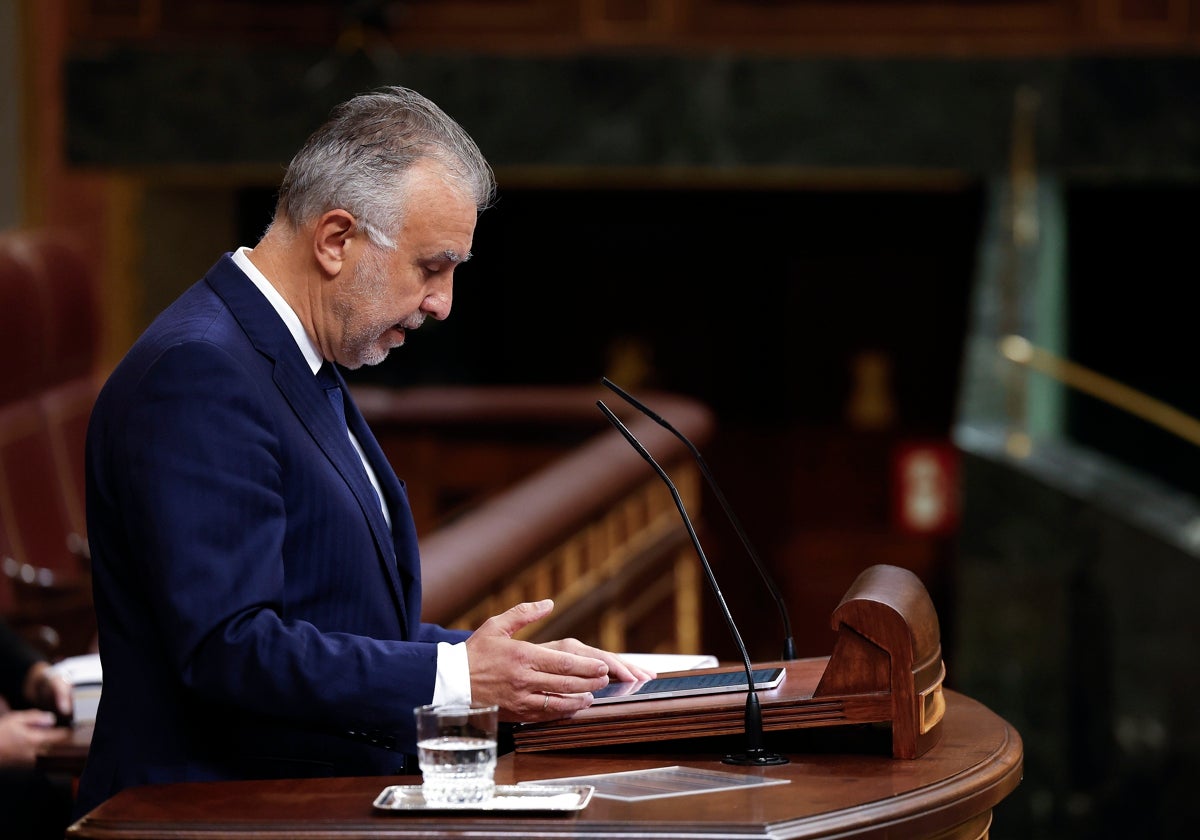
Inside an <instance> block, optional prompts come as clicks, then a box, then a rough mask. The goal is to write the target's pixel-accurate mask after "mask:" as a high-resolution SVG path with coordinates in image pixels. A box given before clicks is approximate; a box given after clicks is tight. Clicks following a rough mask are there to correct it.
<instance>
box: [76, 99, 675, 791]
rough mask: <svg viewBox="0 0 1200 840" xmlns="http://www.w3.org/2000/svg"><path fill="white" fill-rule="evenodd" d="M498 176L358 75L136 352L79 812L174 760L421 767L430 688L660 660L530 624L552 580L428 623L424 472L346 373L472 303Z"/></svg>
mask: <svg viewBox="0 0 1200 840" xmlns="http://www.w3.org/2000/svg"><path fill="white" fill-rule="evenodd" d="M494 190H495V184H494V180H493V176H492V172H491V169H490V167H489V166H488V164H487V162H486V161H485V160H484V158H483V156H482V155H481V154H480V152H479V150H478V148H477V147H476V145H475V143H474V142H473V141H472V140H471V138H470V137H469V136H468V135H467V134H466V133H465V132H464V131H463V130H462V128H461V127H459V126H458V125H457V124H456V123H455V122H454V121H453V120H451V119H450V118H449V117H448V116H446V114H444V113H443V112H442V111H441V110H440V109H439V108H437V106H435V105H434V104H433V103H431V102H429V101H428V100H427V99H425V98H424V97H422V96H420V95H419V94H416V93H414V92H412V91H409V90H406V89H403V88H387V89H384V90H380V91H376V92H374V93H371V94H366V95H363V96H359V97H355V98H354V99H352V100H350V101H348V102H346V103H343V104H342V105H341V106H339V107H338V108H336V109H335V110H334V112H333V114H332V115H331V117H330V119H329V120H328V121H327V122H326V123H325V125H323V126H322V127H321V128H320V129H318V130H317V132H316V133H315V134H314V135H313V136H312V137H311V138H309V140H308V142H307V143H306V144H305V145H304V147H303V148H302V149H301V150H300V152H299V153H298V154H297V155H296V157H295V158H294V159H293V160H292V162H291V164H290V165H289V167H288V170H287V173H286V174H285V176H284V181H283V184H282V186H281V189H280V193H279V198H278V203H277V206H276V211H275V218H274V220H273V222H272V224H271V226H270V227H269V229H268V231H267V232H266V234H264V236H263V238H262V239H261V240H260V241H259V243H258V244H257V245H256V246H254V247H253V248H252V249H250V248H240V249H238V250H237V251H236V252H233V253H230V254H226V255H225V256H223V257H222V258H221V259H220V260H219V261H218V262H217V263H216V265H214V266H213V267H212V269H211V270H210V271H209V272H208V274H207V275H206V276H205V277H204V278H203V279H202V280H200V281H199V282H198V283H196V285H194V286H193V287H192V288H191V289H189V290H188V291H186V292H185V293H184V294H183V295H182V296H181V297H180V298H179V299H178V300H177V301H176V302H175V303H173V304H172V305H171V306H170V307H168V308H167V309H166V310H165V311H164V312H163V313H162V314H161V315H160V316H159V317H158V318H157V319H156V320H155V322H154V323H153V324H152V325H151V326H150V327H149V329H148V330H147V331H146V333H145V334H144V335H143V336H142V337H141V338H140V339H139V340H138V341H137V342H136V343H135V344H134V346H133V347H132V348H131V349H130V351H129V353H128V354H127V355H126V357H125V358H124V359H123V360H122V362H121V363H120V364H119V365H118V367H117V368H116V369H115V370H114V372H113V374H112V376H111V377H110V378H109V380H108V382H107V383H106V385H105V387H104V389H103V391H102V392H101V394H100V395H99V398H98V399H97V401H96V405H95V408H94V411H93V414H92V420H91V425H90V428H89V434H88V451H87V493H88V499H87V506H88V532H89V539H90V541H91V552H92V568H93V575H94V578H93V579H94V589H95V601H96V611H97V620H98V624H99V649H100V656H101V661H102V664H103V669H104V690H103V693H102V696H101V701H100V707H99V710H98V713H97V720H96V726H95V735H94V737H93V740H92V745H91V749H90V753H89V756H88V761H87V766H86V769H85V771H84V774H83V777H82V779H81V782H80V790H79V797H78V807H77V812H78V813H83V812H86V811H87V810H89V809H91V808H92V807H94V806H95V805H97V804H99V803H100V802H102V801H103V800H104V799H106V798H107V797H110V796H112V795H113V794H115V793H116V792H118V791H119V790H121V789H122V788H125V787H128V786H131V785H138V784H145V783H153V782H170V781H183V780H203V779H239V778H293V777H303V776H322V775H366V774H395V773H400V772H411V771H413V770H414V769H415V762H414V761H413V760H412V755H413V753H415V733H414V722H413V707H414V706H417V705H420V704H423V703H429V702H448V701H452V700H456V701H463V700H471V701H474V702H481V703H496V704H498V705H500V707H501V709H502V717H503V718H504V719H506V720H509V721H534V720H546V719H552V718H557V717H563V716H568V715H570V714H573V713H574V712H576V711H578V710H580V709H583V708H586V707H587V706H588V705H590V703H591V699H592V698H591V695H590V694H589V692H591V691H594V690H596V689H598V688H600V687H601V686H603V685H605V684H606V683H607V682H608V680H609V678H612V679H617V680H629V679H643V678H646V677H648V676H651V675H649V674H646V673H645V672H644V671H641V670H640V669H637V668H633V667H632V666H629V665H627V664H626V663H624V662H623V661H622V660H621V659H620V658H618V657H616V656H614V655H613V654H611V653H608V652H605V651H600V650H596V649H594V648H591V647H587V646H584V645H582V644H580V643H579V642H577V641H574V640H565V641H561V642H553V643H549V644H546V645H533V644H529V643H525V642H519V641H516V640H513V639H512V638H511V635H512V634H513V633H514V632H515V631H516V630H518V629H519V628H521V627H523V626H524V625H526V624H528V623H530V622H532V621H536V620H538V619H540V618H543V617H544V616H545V615H547V614H548V613H549V612H550V610H551V609H552V608H553V604H552V603H551V602H549V601H542V602H538V603H533V604H520V605H517V606H515V607H513V608H512V609H511V610H509V611H508V612H506V613H504V614H502V615H500V616H496V617H494V618H492V619H489V620H488V621H487V622H485V623H484V624H483V625H481V626H480V628H479V629H478V630H476V631H475V632H474V633H470V634H468V633H466V632H459V631H450V630H446V629H444V628H441V627H438V626H435V625H431V624H426V623H422V622H421V570H420V562H419V556H418V552H417V536H416V533H415V531H414V527H413V522H412V518H411V515H410V512H409V507H408V502H407V498H406V495H405V488H404V484H403V482H401V481H400V480H398V479H397V477H396V476H395V475H394V473H393V472H392V469H391V467H390V466H389V464H388V462H387V460H386V459H385V457H384V455H383V453H382V451H381V450H380V448H379V445H378V444H377V442H376V441H375V439H374V437H373V436H372V434H371V431H370V430H369V429H368V428H367V426H366V423H365V422H364V420H363V417H362V415H361V414H360V413H359V411H358V409H357V408H356V407H355V405H354V403H353V401H352V400H351V399H350V396H349V394H348V393H347V391H346V388H345V383H344V381H343V380H342V378H341V375H340V374H339V373H338V368H337V366H338V365H340V366H342V367H346V368H350V369H354V368H358V367H359V366H361V365H364V364H377V363H378V362H380V361H382V360H383V359H384V358H385V357H386V356H387V354H388V352H389V351H390V350H391V349H392V348H394V347H398V346H400V345H401V344H402V343H403V342H404V338H405V334H406V332H407V331H409V330H414V329H417V328H418V327H420V326H421V323H422V322H423V321H424V319H425V318H427V317H432V318H436V319H443V318H445V317H447V316H448V315H449V314H450V307H451V302H452V290H453V286H452V283H453V275H454V270H455V268H456V266H458V265H460V264H461V263H462V262H463V261H465V260H466V259H468V257H469V255H470V249H471V243H472V238H473V235H474V230H475V222H476V217H477V215H478V213H479V212H480V211H481V210H482V209H484V208H485V207H486V206H487V205H488V204H489V203H490V202H491V200H492V198H493V196H494Z"/></svg>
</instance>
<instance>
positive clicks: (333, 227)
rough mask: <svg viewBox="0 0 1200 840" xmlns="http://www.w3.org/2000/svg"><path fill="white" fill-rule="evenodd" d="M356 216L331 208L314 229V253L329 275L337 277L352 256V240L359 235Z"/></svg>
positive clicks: (318, 220)
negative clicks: (355, 220)
mask: <svg viewBox="0 0 1200 840" xmlns="http://www.w3.org/2000/svg"><path fill="white" fill-rule="evenodd" d="M359 235H360V234H359V231H358V225H356V224H355V222H354V216H352V215H351V214H350V213H348V212H347V211H345V210H329V211H327V212H326V213H325V214H324V215H322V216H321V218H319V219H317V224H316V226H315V228H314V229H313V255H314V256H315V257H316V260H317V262H318V263H319V264H320V266H321V268H322V269H323V270H324V271H325V273H326V275H328V276H329V277H335V276H336V275H337V274H338V272H340V271H341V270H342V267H343V265H345V263H346V260H347V259H349V258H350V251H351V241H352V240H353V239H355V238H356V237H358V236H359Z"/></svg>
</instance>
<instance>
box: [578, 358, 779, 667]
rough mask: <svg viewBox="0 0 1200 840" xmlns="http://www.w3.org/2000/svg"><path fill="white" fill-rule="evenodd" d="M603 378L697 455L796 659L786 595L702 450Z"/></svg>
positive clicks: (603, 379)
mask: <svg viewBox="0 0 1200 840" xmlns="http://www.w3.org/2000/svg"><path fill="white" fill-rule="evenodd" d="M600 381H601V382H603V383H604V384H605V386H607V387H608V389H609V390H611V391H612V392H613V393H615V394H616V395H617V396H619V397H620V398H621V399H623V400H625V402H627V403H629V404H630V405H631V406H633V407H634V408H636V409H637V410H638V411H640V412H642V414H645V415H646V416H647V417H649V418H650V419H651V420H653V421H654V422H655V423H657V424H658V425H660V426H662V427H663V428H664V429H666V430H667V431H668V432H670V433H671V434H673V435H675V437H677V438H679V439H680V440H681V441H682V442H683V445H684V446H686V447H687V448H688V450H689V451H690V452H691V453H692V457H693V458H695V459H696V463H697V464H699V465H700V472H702V473H703V474H704V479H705V481H707V482H708V486H709V487H711V488H712V491H713V493H714V494H715V495H716V497H717V501H718V502H719V503H720V504H721V509H722V510H724V511H725V515H726V516H727V517H728V518H729V521H730V523H731V524H732V525H733V530H735V531H737V535H738V539H740V540H741V541H742V546H743V547H744V548H745V549H746V553H747V554H749V555H750V559H751V560H753V561H754V566H755V568H756V569H758V574H759V576H760V577H762V579H763V583H765V584H766V585H767V589H769V590H770V592H771V597H772V598H774V599H775V605H776V606H777V607H778V608H779V618H780V620H781V621H782V622H783V658H784V659H787V660H792V659H795V658H796V643H795V641H793V639H792V622H791V619H790V618H788V611H787V606H786V605H785V604H784V603H783V595H782V594H781V593H780V591H779V587H778V586H776V585H775V581H774V579H773V578H772V577H771V575H770V573H768V572H767V567H766V566H765V565H763V561H762V560H761V559H760V558H759V556H758V552H757V551H755V550H754V546H752V545H751V544H750V538H749V537H747V536H746V532H745V531H744V530H743V529H742V523H741V522H739V521H738V518H737V516H736V515H735V514H734V512H733V508H732V507H730V505H729V502H728V501H726V500H725V494H724V493H722V492H721V488H720V487H718V486H717V480H716V479H715V478H713V475H712V473H711V472H710V471H709V469H708V464H706V463H705V462H704V458H703V457H702V456H701V455H700V450H699V449H697V448H696V446H695V444H693V443H692V442H691V441H690V440H688V439H687V438H686V437H685V436H684V434H683V432H681V431H679V430H678V429H676V428H675V427H674V426H672V425H671V424H670V423H668V422H667V421H666V420H664V419H663V418H662V417H659V416H658V414H656V413H655V412H653V411H651V410H650V408H649V407H648V406H646V405H645V403H643V402H641V401H640V400H638V399H637V398H636V397H634V396H633V395H632V394H630V393H629V392H627V391H625V390H624V389H623V388H621V387H620V386H619V385H617V384H615V383H614V382H613V381H612V380H610V379H609V378H608V377H607V376H605V377H603V378H602V379H601V380H600Z"/></svg>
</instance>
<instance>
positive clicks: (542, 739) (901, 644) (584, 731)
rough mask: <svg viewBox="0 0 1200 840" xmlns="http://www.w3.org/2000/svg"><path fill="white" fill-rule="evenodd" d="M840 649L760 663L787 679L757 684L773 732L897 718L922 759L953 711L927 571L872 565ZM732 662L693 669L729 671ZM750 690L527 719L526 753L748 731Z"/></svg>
mask: <svg viewBox="0 0 1200 840" xmlns="http://www.w3.org/2000/svg"><path fill="white" fill-rule="evenodd" d="M832 623H833V626H834V627H835V628H838V637H837V642H836V644H835V645H834V650H833V654H832V655H831V656H825V657H814V658H806V659H795V660H790V661H779V662H760V663H757V666H756V667H759V666H761V667H771V666H781V667H783V668H785V669H786V671H787V675H786V678H785V679H784V681H783V682H782V683H781V684H780V685H779V686H778V687H776V688H772V689H764V690H762V691H759V692H758V699H759V702H760V703H761V705H762V721H763V729H764V731H765V732H779V731H791V730H795V729H807V728H813V727H835V726H845V725H847V724H888V725H889V727H890V730H891V740H892V755H893V756H894V757H895V758H917V757H918V756H920V755H923V754H924V753H925V752H927V751H928V750H929V749H930V748H931V747H932V746H933V745H934V744H936V743H937V740H938V738H939V737H941V727H940V724H941V721H942V717H943V714H944V712H945V698H944V694H943V690H942V681H943V679H944V677H945V674H946V668H945V665H944V663H943V662H942V645H941V632H940V630H939V626H938V618H937V613H936V612H935V611H934V609H933V603H932V602H931V601H930V599H929V594H928V593H927V592H926V591H925V587H924V585H923V584H922V583H921V581H920V579H919V578H918V577H917V576H916V575H915V574H913V573H912V572H910V571H908V570H906V569H901V568H898V567H896V566H888V565H882V564H881V565H875V566H871V567H869V568H867V569H865V570H864V571H863V572H862V573H861V574H860V575H859V576H858V579H857V580H856V581H855V582H854V584H853V585H852V586H851V587H850V589H849V591H848V592H847V593H846V595H845V597H844V598H843V599H842V602H841V604H840V605H839V606H838V608H837V609H836V610H834V612H833V619H832ZM728 670H731V668H730V667H723V668H708V669H699V670H696V671H692V672H690V673H693V674H696V673H713V672H718V671H728ZM746 699H747V698H746V695H745V694H744V693H725V694H708V695H702V696H698V697H686V698H670V699H662V700H656V701H654V702H652V703H644V702H634V703H613V704H607V705H606V704H597V705H595V706H592V707H591V708H589V709H584V710H583V711H582V712H579V713H578V714H577V715H575V716H574V717H573V718H571V719H569V720H563V721H551V722H547V723H535V724H528V725H526V726H521V727H518V728H517V730H516V732H515V734H514V741H515V744H516V749H517V752H533V751H537V750H548V749H563V748H579V747H583V746H588V747H609V746H614V745H617V744H637V743H645V742H655V741H657V742H663V741H667V740H671V739H683V738H695V737H698V736H705V735H733V734H736V733H738V732H741V731H742V729H743V727H744V725H745V718H746Z"/></svg>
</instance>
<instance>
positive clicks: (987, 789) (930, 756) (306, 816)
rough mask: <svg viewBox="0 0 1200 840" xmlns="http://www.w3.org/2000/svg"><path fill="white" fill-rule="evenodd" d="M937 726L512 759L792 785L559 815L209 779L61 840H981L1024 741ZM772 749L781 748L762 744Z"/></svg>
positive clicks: (980, 728) (357, 786)
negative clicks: (421, 805)
mask: <svg viewBox="0 0 1200 840" xmlns="http://www.w3.org/2000/svg"><path fill="white" fill-rule="evenodd" d="M946 700H947V705H946V715H945V719H944V721H943V725H944V727H945V728H944V731H943V733H942V737H941V739H940V741H939V743H938V744H936V745H935V746H934V747H932V748H931V749H930V750H929V751H928V752H927V753H925V754H924V755H923V756H921V757H920V758H917V759H895V758H892V757H891V756H890V754H861V753H859V754H849V753H846V752H827V751H821V752H817V753H802V752H796V753H789V757H790V758H791V763H790V764H785V765H781V766H777V767H766V768H760V769H748V768H732V767H729V766H727V765H722V764H721V763H720V754H719V753H700V752H689V753H686V754H681V753H673V754H668V753H662V754H649V753H646V752H644V751H642V752H625V753H607V754H603V755H601V754H593V753H588V754H586V755H585V754H578V753H510V754H508V755H506V756H504V757H502V758H501V760H500V763H499V766H498V768H497V772H496V781H497V782H498V783H500V784H513V783H515V782H518V781H532V780H537V779H551V778H561V777H564V776H576V775H584V774H595V773H609V772H618V771H622V770H635V769H643V768H651V767H661V766H667V765H676V764H678V765H685V766H697V767H705V768H712V769H721V770H725V771H737V772H744V773H752V774H762V775H765V776H770V777H773V778H781V779H788V780H789V781H790V782H791V783H790V784H783V785H764V786H761V787H755V788H748V789H744V790H737V791H728V792H719V793H702V794H695V795H687V796H673V797H667V798H661V799H653V800H647V801H642V802H623V801H618V800H612V799H605V798H601V797H593V798H592V801H591V803H590V804H589V805H588V806H587V808H585V809H584V810H582V811H580V812H577V813H576V812H572V813H568V814H564V815H551V816H546V815H536V814H516V813H510V814H501V815H496V814H493V815H479V814H469V813H461V814H460V813H454V812H443V813H439V814H417V813H413V812H380V811H377V810H376V809H375V808H374V807H373V805H372V803H373V802H374V800H375V797H376V796H377V795H378V794H379V793H380V791H382V790H383V788H384V787H386V786H387V785H390V784H415V783H417V782H418V781H419V780H418V779H415V778H404V779H398V778H395V777H386V778H361V777H357V778H341V779H308V780H297V781H290V780H284V781H261V782H208V783H189V784H175V785H158V786H149V787H144V788H134V789H130V790H126V791H123V792H122V793H120V794H118V795H117V796H115V797H114V798H113V799H111V800H109V801H108V802H106V803H104V804H103V805H101V806H100V807H98V808H96V809H95V810H94V811H92V812H91V813H90V814H88V815H87V816H85V817H83V818H82V819H81V820H79V821H78V822H77V823H76V824H75V825H73V826H71V828H70V829H69V830H68V832H67V837H68V838H69V840H85V838H86V839H87V840H149V838H154V840H162V838H191V840H277V838H297V839H298V840H335V839H336V840H349V839H350V838H370V840H375V838H395V837H435V838H441V837H445V838H449V837H467V836H473V837H480V836H486V837H513V838H529V837H564V838H565V837H588V838H607V837H611V838H618V837H655V838H683V837H688V838H695V837H697V836H712V837H721V836H737V837H763V838H777V837H779V838H782V837H798V838H815V837H838V838H880V839H881V840H882V838H888V837H901V836H902V837H913V838H918V837H923V838H938V839H939V840H949V838H972V840H977V838H983V837H986V836H987V834H988V830H989V827H990V826H991V820H992V808H993V807H995V805H996V804H997V803H999V802H1000V801H1001V800H1002V799H1003V798H1004V797H1005V796H1007V795H1008V794H1009V793H1010V792H1011V791H1012V790H1013V789H1014V788H1015V787H1016V786H1017V784H1018V783H1019V782H1020V779H1021V767H1022V743H1021V738H1020V736H1019V735H1018V733H1017V732H1016V730H1014V729H1013V728H1012V727H1011V726H1010V725H1009V724H1008V723H1007V722H1006V721H1004V720H1003V719H1002V718H1000V717H999V716H997V715H996V714H994V713H993V712H991V711H990V710H989V709H987V708H986V707H985V706H983V705H982V704H980V703H978V702H977V701H975V700H972V699H970V698H969V697H966V696H964V695H961V694H957V693H955V692H952V691H948V692H946ZM772 746H773V747H774V748H776V749H779V748H780V745H779V744H778V743H774V742H773V743H772Z"/></svg>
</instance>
